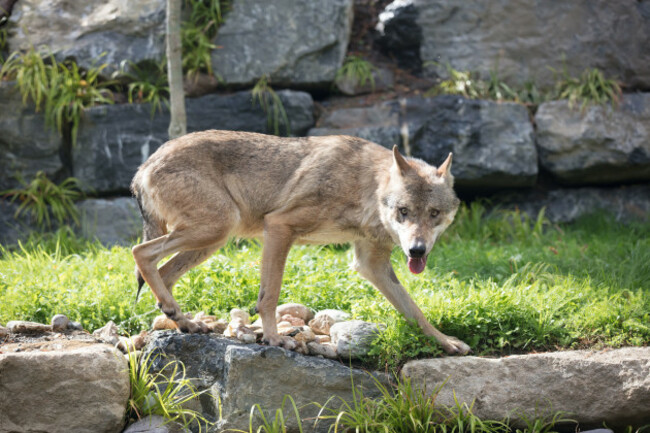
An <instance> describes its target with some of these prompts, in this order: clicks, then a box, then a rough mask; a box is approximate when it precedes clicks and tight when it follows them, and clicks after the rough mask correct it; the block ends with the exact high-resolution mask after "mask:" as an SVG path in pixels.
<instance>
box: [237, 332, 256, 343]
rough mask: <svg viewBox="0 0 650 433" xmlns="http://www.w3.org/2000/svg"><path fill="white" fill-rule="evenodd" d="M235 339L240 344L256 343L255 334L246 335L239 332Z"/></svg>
mask: <svg viewBox="0 0 650 433" xmlns="http://www.w3.org/2000/svg"><path fill="white" fill-rule="evenodd" d="M237 339H238V340H239V341H241V342H242V343H246V344H253V343H255V342H256V341H257V336H256V335H255V334H247V333H244V332H240V333H239V334H237Z"/></svg>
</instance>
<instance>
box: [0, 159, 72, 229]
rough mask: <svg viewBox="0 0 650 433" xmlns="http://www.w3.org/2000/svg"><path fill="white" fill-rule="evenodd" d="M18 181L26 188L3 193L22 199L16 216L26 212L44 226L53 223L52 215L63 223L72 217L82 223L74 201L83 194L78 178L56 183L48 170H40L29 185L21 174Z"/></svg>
mask: <svg viewBox="0 0 650 433" xmlns="http://www.w3.org/2000/svg"><path fill="white" fill-rule="evenodd" d="M18 180H19V182H20V183H21V184H22V185H23V187H22V188H14V189H9V190H5V191H2V192H1V193H0V194H3V195H4V196H5V197H6V198H9V199H10V200H11V202H12V203H13V202H14V201H16V200H18V201H19V202H20V206H18V209H17V210H16V213H15V214H14V218H18V217H19V216H20V215H21V214H22V213H23V212H26V213H27V214H28V215H29V216H30V217H31V218H32V219H33V220H34V221H35V222H36V224H37V225H38V226H39V227H40V228H41V229H45V228H50V227H51V226H52V224H51V217H53V218H54V219H55V220H56V221H57V222H58V223H59V224H63V223H64V222H65V221H67V220H69V219H72V220H73V221H74V222H75V223H76V224H79V214H78V211H77V208H76V206H75V203H74V202H75V200H79V199H80V198H82V197H83V193H82V192H81V189H80V184H79V181H78V180H77V179H75V178H73V177H69V178H67V179H66V180H64V181H63V182H62V183H61V184H60V185H56V184H55V183H54V182H52V181H51V180H49V179H48V178H47V176H46V175H45V173H44V172H42V171H39V172H38V173H36V176H35V177H34V179H33V180H32V181H31V182H30V183H29V184H27V183H26V182H25V181H24V180H23V179H22V178H20V177H19V178H18Z"/></svg>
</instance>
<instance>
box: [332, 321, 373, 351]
mask: <svg viewBox="0 0 650 433" xmlns="http://www.w3.org/2000/svg"><path fill="white" fill-rule="evenodd" d="M378 334H379V328H378V327H377V325H376V324H374V323H369V322H364V321H362V320H351V321H349V322H338V323H335V324H334V325H332V327H331V328H330V336H331V337H332V344H333V345H334V346H336V353H338V355H339V356H340V357H341V358H343V359H349V358H361V357H363V356H366V355H367V354H368V352H370V349H371V348H372V342H373V341H374V340H375V339H376V338H377V336H378Z"/></svg>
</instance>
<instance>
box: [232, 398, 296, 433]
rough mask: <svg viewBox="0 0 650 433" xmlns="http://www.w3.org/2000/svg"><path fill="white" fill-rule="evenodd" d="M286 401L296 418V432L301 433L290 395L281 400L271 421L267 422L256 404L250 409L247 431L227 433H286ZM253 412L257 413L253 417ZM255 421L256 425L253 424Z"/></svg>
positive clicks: (294, 403) (234, 430)
mask: <svg viewBox="0 0 650 433" xmlns="http://www.w3.org/2000/svg"><path fill="white" fill-rule="evenodd" d="M287 401H289V402H290V403H291V409H293V413H294V416H295V417H296V421H297V425H298V431H299V432H300V433H302V432H303V428H302V422H301V421H300V413H299V411H298V407H297V406H296V402H295V400H294V399H293V397H291V396H290V395H285V396H284V398H283V399H282V405H280V408H278V409H276V411H275V415H274V417H273V419H272V420H269V418H267V417H266V415H265V414H264V410H263V409H262V407H261V406H260V405H259V404H256V405H253V407H251V410H250V413H249V416H248V431H245V430H237V429H233V430H227V431H233V432H238V433H286V431H287V424H286V420H285V415H284V407H285V405H286V403H287ZM255 411H257V412H259V414H258V415H257V416H256V415H255ZM256 420H257V423H256V422H255V421H256ZM254 425H256V427H254Z"/></svg>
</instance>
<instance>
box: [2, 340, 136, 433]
mask: <svg viewBox="0 0 650 433" xmlns="http://www.w3.org/2000/svg"><path fill="white" fill-rule="evenodd" d="M23 346H24V345H23ZM59 347H62V348H60V349H59V350H48V351H37V350H32V351H29V350H24V351H21V352H9V351H7V352H5V353H2V354H0V395H2V396H11V398H2V399H0V414H1V415H0V416H1V417H2V422H0V430H1V431H3V432H36V431H42V432H45V431H47V432H52V433H57V432H61V433H62V432H73V431H77V432H82V431H84V432H98V433H100V432H105V433H119V432H120V431H121V430H122V426H123V419H124V413H125V409H126V404H127V400H128V398H129V372H128V366H127V362H126V360H125V359H124V357H123V356H122V354H121V353H119V352H118V351H117V350H116V349H113V348H112V347H110V346H107V345H105V344H83V343H79V342H75V341H62V342H61V344H60V345H59Z"/></svg>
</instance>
